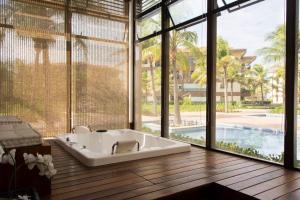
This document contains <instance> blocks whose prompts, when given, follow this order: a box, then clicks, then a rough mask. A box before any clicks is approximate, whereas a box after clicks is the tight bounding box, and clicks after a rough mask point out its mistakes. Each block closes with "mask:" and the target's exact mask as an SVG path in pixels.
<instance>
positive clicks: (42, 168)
mask: <svg viewBox="0 0 300 200" xmlns="http://www.w3.org/2000/svg"><path fill="white" fill-rule="evenodd" d="M15 155H16V149H11V150H6V149H5V148H4V147H3V146H2V145H0V164H9V165H11V166H12V167H13V174H12V176H11V177H10V181H9V187H8V188H9V190H8V191H7V192H6V193H3V194H0V200H2V199H20V200H34V199H39V195H38V194H37V192H36V191H35V189H34V188H21V189H17V187H16V179H17V171H18V169H20V168H21V167H23V166H24V165H27V167H28V169H29V170H32V169H33V168H35V167H36V168H38V170H39V175H40V176H46V177H47V178H49V179H51V178H52V177H53V176H54V175H55V174H56V172H57V171H56V169H55V168H54V165H53V161H52V156H51V155H41V154H38V153H37V154H36V155H33V154H27V153H24V154H23V159H24V162H22V163H21V164H19V165H17V163H16V159H15ZM12 186H13V189H12Z"/></svg>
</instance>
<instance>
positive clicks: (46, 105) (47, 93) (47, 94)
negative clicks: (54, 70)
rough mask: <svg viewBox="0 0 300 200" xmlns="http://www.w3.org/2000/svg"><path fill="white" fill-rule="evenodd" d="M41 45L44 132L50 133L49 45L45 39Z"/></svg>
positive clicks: (51, 127)
mask: <svg viewBox="0 0 300 200" xmlns="http://www.w3.org/2000/svg"><path fill="white" fill-rule="evenodd" d="M42 46H43V68H44V77H45V80H44V81H45V82H44V84H45V85H44V86H45V92H44V94H45V95H44V108H45V109H44V117H45V118H44V119H45V123H46V134H50V133H51V132H53V131H54V130H53V129H54V120H53V119H52V118H51V115H52V114H53V113H52V112H53V111H52V110H51V104H50V102H51V99H50V98H51V97H52V96H51V91H50V82H49V70H48V69H49V68H50V62H49V46H48V42H47V41H46V40H45V41H43V43H42Z"/></svg>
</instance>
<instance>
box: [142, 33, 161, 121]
mask: <svg viewBox="0 0 300 200" xmlns="http://www.w3.org/2000/svg"><path fill="white" fill-rule="evenodd" d="M142 55H143V59H144V60H146V61H147V63H148V64H149V68H150V80H151V81H150V83H151V90H152V101H153V113H154V115H155V116H157V114H158V111H157V97H156V88H155V63H156V62H157V61H159V60H160V46H159V42H158V41H157V40H156V38H153V39H150V40H148V41H146V42H144V43H143V44H142Z"/></svg>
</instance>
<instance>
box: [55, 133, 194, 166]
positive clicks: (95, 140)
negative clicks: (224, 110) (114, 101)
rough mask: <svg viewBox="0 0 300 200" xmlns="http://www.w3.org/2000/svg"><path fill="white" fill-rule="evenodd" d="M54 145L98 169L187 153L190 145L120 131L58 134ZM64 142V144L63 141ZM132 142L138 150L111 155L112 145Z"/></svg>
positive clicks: (143, 134)
mask: <svg viewBox="0 0 300 200" xmlns="http://www.w3.org/2000/svg"><path fill="white" fill-rule="evenodd" d="M56 139H57V141H58V143H59V144H60V145H61V146H62V147H63V148H64V149H65V150H66V151H68V152H69V153H71V154H72V155H73V156H74V157H76V158H77V159H78V160H80V161H81V162H82V163H83V164H85V165H87V166H100V165H106V164H111V163H118V162H125V161H130V160H137V159H142V158H150V157H156V156H162V155H168V154H174V153H180V152H186V151H190V147H191V145H190V144H186V143H183V142H178V141H174V140H170V139H166V138H161V137H157V136H153V135H150V134H145V133H141V132H139V131H134V130H129V129H121V130H109V131H107V132H102V133H101V132H100V133H98V132H93V133H91V134H87V133H85V134H62V135H59V136H57V137H56ZM67 140H68V141H67ZM128 140H136V141H138V142H139V145H140V150H139V151H132V152H130V153H120V154H114V155H112V154H111V152H112V146H113V145H114V144H115V143H116V142H118V141H119V142H120V141H128Z"/></svg>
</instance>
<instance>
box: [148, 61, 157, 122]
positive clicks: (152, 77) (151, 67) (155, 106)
mask: <svg viewBox="0 0 300 200" xmlns="http://www.w3.org/2000/svg"><path fill="white" fill-rule="evenodd" d="M149 61H150V74H151V88H152V99H153V113H154V115H155V116H157V99H156V93H155V79H154V66H153V60H152V59H150V60H149Z"/></svg>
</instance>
